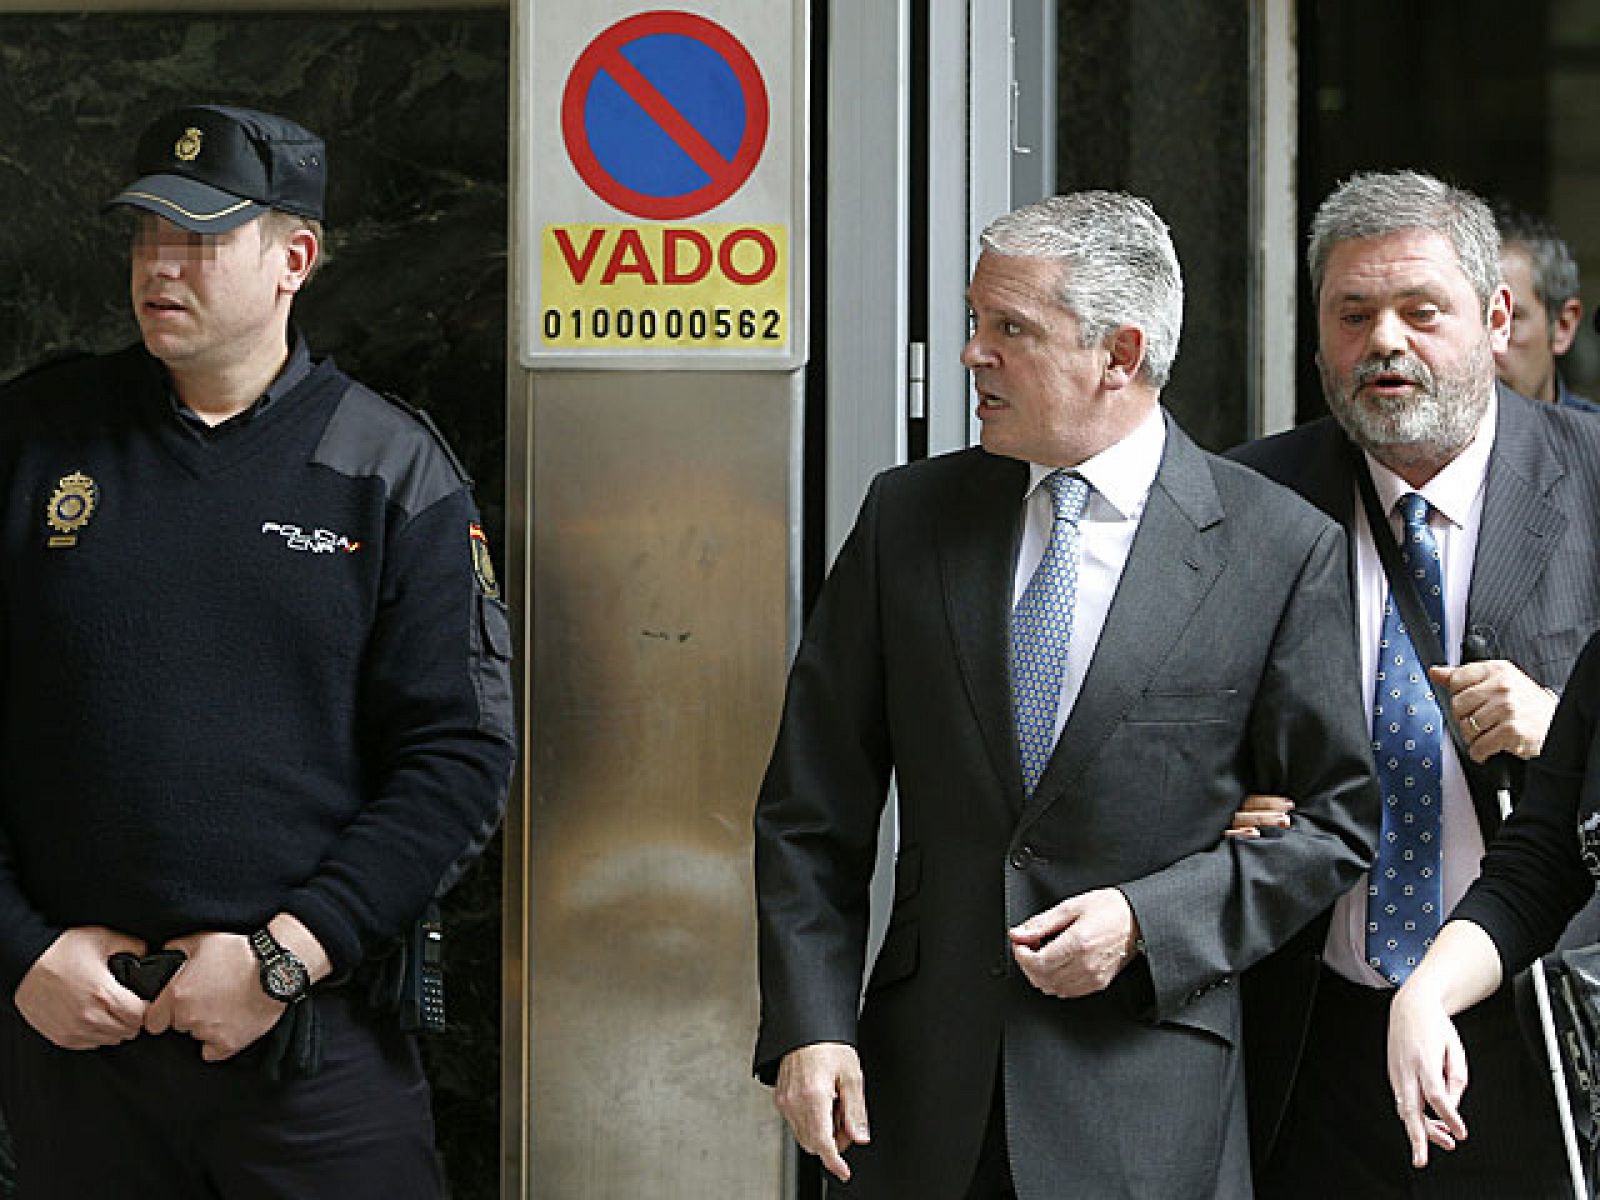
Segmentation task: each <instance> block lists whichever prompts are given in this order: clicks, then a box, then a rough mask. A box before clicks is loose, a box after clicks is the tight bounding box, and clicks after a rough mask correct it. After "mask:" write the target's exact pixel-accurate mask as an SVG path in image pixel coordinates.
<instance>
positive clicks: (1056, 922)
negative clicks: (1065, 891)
mask: <svg viewBox="0 0 1600 1200" xmlns="http://www.w3.org/2000/svg"><path fill="white" fill-rule="evenodd" d="M1010 938H1011V953H1012V955H1013V957H1015V958H1016V960H1017V965H1018V966H1019V967H1021V968H1022V973H1023V974H1024V975H1026V976H1027V977H1028V982H1029V983H1031V984H1033V986H1034V987H1036V988H1038V989H1039V990H1040V991H1041V992H1043V993H1044V994H1045V995H1047V996H1055V997H1058V998H1059V999H1063V1000H1066V999H1070V998H1072V997H1075V996H1088V995H1091V994H1093V993H1094V992H1099V991H1104V990H1105V989H1106V987H1108V986H1109V985H1110V983H1111V981H1112V980H1113V979H1115V978H1116V977H1117V974H1118V972H1120V971H1121V970H1122V968H1123V967H1125V966H1127V965H1128V960H1129V959H1131V958H1132V957H1133V955H1134V951H1135V949H1136V948H1137V946H1138V943H1139V922H1138V921H1137V920H1136V919H1135V918H1134V915H1133V907H1132V906H1131V905H1130V904H1129V903H1128V898H1127V897H1126V896H1124V895H1123V894H1122V893H1121V892H1120V891H1118V890H1117V889H1116V888H1100V889H1099V890H1097V891H1093V892H1084V893H1083V894H1082V895H1081V896H1072V897H1069V898H1068V899H1066V900H1063V901H1062V902H1061V903H1060V904H1057V905H1056V906H1055V907H1053V908H1047V909H1045V911H1044V912H1042V913H1037V914H1035V915H1034V916H1032V917H1029V918H1028V919H1027V920H1026V921H1024V922H1023V923H1022V924H1021V925H1018V926H1016V928H1014V929H1012V930H1011V931H1010Z"/></svg>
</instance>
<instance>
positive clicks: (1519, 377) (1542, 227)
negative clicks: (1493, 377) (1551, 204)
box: [1494, 204, 1600, 412]
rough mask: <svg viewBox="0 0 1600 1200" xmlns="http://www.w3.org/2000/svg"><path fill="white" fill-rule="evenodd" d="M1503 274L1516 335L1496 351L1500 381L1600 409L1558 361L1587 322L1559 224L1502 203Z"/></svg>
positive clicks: (1551, 399)
mask: <svg viewBox="0 0 1600 1200" xmlns="http://www.w3.org/2000/svg"><path fill="white" fill-rule="evenodd" d="M1494 217H1495V224H1496V226H1497V227H1498V228H1499V230H1500V274H1501V276H1502V277H1503V278H1504V279H1505V281H1506V285H1507V286H1508V287H1509V288H1510V289H1511V336H1510V339H1509V341H1508V342H1507V343H1506V348H1505V349H1504V350H1501V351H1497V352H1496V354H1495V367H1496V369H1497V370H1498V371H1499V374H1500V379H1501V381H1502V382H1503V383H1505V385H1506V386H1507V387H1509V388H1511V389H1513V390H1514V391H1518V392H1521V393H1522V394H1523V395H1524V396H1527V397H1528V398H1529V399H1530V400H1543V401H1544V402H1545V403H1546V404H1559V405H1561V406H1563V407H1565V408H1577V409H1582V410H1583V411H1584V412H1600V404H1595V403H1594V402H1593V401H1591V400H1587V399H1585V398H1584V397H1582V396H1580V395H1578V394H1577V393H1575V392H1573V391H1572V390H1571V389H1570V388H1569V387H1567V381H1566V380H1565V379H1563V378H1562V377H1561V368H1560V366H1559V364H1558V363H1557V361H1556V360H1557V359H1559V358H1561V357H1562V356H1563V355H1565V354H1566V353H1567V351H1568V350H1570V349H1571V348H1572V342H1573V339H1574V338H1576V337H1577V336H1578V327H1579V326H1580V325H1581V324H1582V322H1583V299H1582V297H1581V296H1580V294H1579V291H1578V264H1577V262H1576V260H1574V259H1573V257H1572V251H1571V250H1570V249H1569V248H1568V246H1567V243H1566V242H1565V241H1563V240H1562V238H1561V236H1560V235H1559V234H1557V233H1556V231H1555V228H1554V227H1553V226H1552V225H1551V224H1550V223H1549V222H1548V221H1545V220H1543V219H1541V218H1539V217H1535V216H1533V215H1532V214H1530V213H1526V212H1522V211H1521V210H1519V209H1516V208H1512V207H1511V206H1510V205H1505V204H1502V205H1498V206H1497V207H1496V208H1495V213H1494Z"/></svg>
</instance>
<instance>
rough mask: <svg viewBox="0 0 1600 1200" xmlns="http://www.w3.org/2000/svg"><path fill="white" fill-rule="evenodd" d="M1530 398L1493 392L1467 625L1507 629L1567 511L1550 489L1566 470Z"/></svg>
mask: <svg viewBox="0 0 1600 1200" xmlns="http://www.w3.org/2000/svg"><path fill="white" fill-rule="evenodd" d="M1532 403H1533V402H1532V401H1531V400H1524V399H1522V397H1520V396H1517V395H1514V394H1513V393H1511V392H1508V391H1507V390H1506V389H1505V388H1503V387H1502V388H1501V389H1500V403H1499V416H1498V418H1497V423H1496V427H1495V437H1494V446H1493V448H1492V449H1491V450H1490V451H1489V475H1488V480H1487V482H1486V484H1485V491H1484V497H1483V520H1482V524H1481V525H1480V527H1479V529H1478V548H1477V553H1476V556H1475V557H1474V559H1473V564H1472V584H1471V587H1470V588H1469V590H1468V592H1467V624H1468V626H1469V627H1475V628H1480V629H1485V628H1486V629H1490V630H1499V629H1506V628H1508V627H1509V626H1510V625H1511V623H1512V622H1513V621H1514V620H1515V619H1516V616H1517V613H1518V612H1519V611H1520V610H1521V608H1522V606H1523V604H1524V603H1526V601H1527V599H1528V597H1529V596H1531V595H1533V594H1534V592H1535V591H1536V590H1537V589H1538V585H1539V578H1540V576H1541V575H1543V573H1544V570H1545V567H1546V566H1547V565H1548V563H1549V562H1550V557H1551V555H1553V554H1554V553H1555V551H1556V546H1557V544H1558V542H1559V541H1560V537H1561V534H1562V533H1563V532H1564V531H1565V529H1566V527H1567V516H1566V514H1565V513H1563V512H1562V511H1561V510H1560V509H1559V508H1557V507H1556V506H1555V504H1553V503H1552V502H1551V501H1550V499H1549V495H1550V491H1551V489H1552V488H1553V487H1554V486H1555V485H1556V483H1557V482H1558V481H1559V480H1560V479H1561V477H1562V476H1563V475H1565V474H1566V467H1565V466H1564V465H1563V464H1562V462H1561V460H1560V458H1559V457H1557V455H1556V453H1555V451H1554V450H1553V449H1552V448H1551V446H1550V443H1549V441H1548V439H1547V438H1546V437H1545V433H1544V429H1543V428H1542V427H1541V426H1540V424H1539V422H1538V421H1537V420H1535V419H1534V413H1533V412H1532V411H1530V405H1532Z"/></svg>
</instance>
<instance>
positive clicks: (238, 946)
mask: <svg viewBox="0 0 1600 1200" xmlns="http://www.w3.org/2000/svg"><path fill="white" fill-rule="evenodd" d="M167 945H168V946H170V947H171V948H172V949H174V950H182V951H183V952H184V953H185V954H187V955H188V956H189V957H188V959H187V961H185V962H184V964H183V966H182V967H180V968H179V969H178V973H177V974H176V975H174V976H173V977H172V981H171V982H170V983H168V984H167V986H166V987H165V988H164V989H163V990H162V992H161V994H160V995H159V996H157V997H156V998H155V999H154V1000H153V1001H151V1003H150V1009H149V1011H148V1012H147V1013H146V1014H145V1019H144V1027H145V1029H147V1030H149V1031H150V1032H151V1033H165V1032H167V1030H169V1029H172V1030H175V1031H177V1032H178V1033H187V1034H188V1035H189V1036H190V1037H192V1038H194V1039H195V1041H197V1042H199V1043H200V1044H201V1046H202V1049H201V1051H200V1057H201V1058H203V1059H205V1061H206V1062H221V1061H222V1060H223V1059H227V1058H232V1057H233V1056H234V1055H235V1054H237V1053H239V1051H241V1050H243V1049H245V1048H246V1047H247V1046H249V1045H251V1044H253V1043H254V1042H255V1041H257V1040H258V1039H259V1038H261V1037H262V1036H263V1035H264V1034H265V1033H266V1032H267V1031H268V1030H270V1029H271V1028H272V1027H273V1026H274V1025H276V1024H277V1023H278V1019H279V1018H280V1017H282V1016H283V1013H284V1007H285V1006H284V1005H283V1004H281V1003H280V1002H278V1001H277V1000H274V999H273V998H272V997H271V996H269V995H267V993H266V992H265V991H264V990H263V989H262V987H261V964H260V961H259V960H258V959H257V958H256V956H255V953H254V951H252V950H251V949H250V940H249V939H248V938H246V937H245V936H244V935H243V934H238V933H192V934H189V935H188V936H186V937H181V938H174V939H173V940H172V941H170V942H168V943H167Z"/></svg>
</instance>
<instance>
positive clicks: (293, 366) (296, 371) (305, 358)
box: [167, 326, 311, 433]
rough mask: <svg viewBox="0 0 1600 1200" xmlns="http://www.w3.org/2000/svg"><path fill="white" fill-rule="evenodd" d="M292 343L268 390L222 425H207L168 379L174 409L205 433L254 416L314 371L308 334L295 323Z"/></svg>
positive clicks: (168, 390)
mask: <svg viewBox="0 0 1600 1200" xmlns="http://www.w3.org/2000/svg"><path fill="white" fill-rule="evenodd" d="M289 347H290V348H289V358H288V361H287V362H285V363H284V364H283V370H281V371H279V372H278V375H277V378H275V379H274V380H273V381H272V382H271V383H270V384H268V385H267V390H266V391H265V392H263V393H261V396H260V398H259V399H257V400H256V402H255V403H254V404H252V405H251V406H250V407H249V408H247V409H245V410H244V411H243V412H241V413H238V414H236V415H235V416H232V417H229V418H228V419H227V420H226V421H223V422H222V423H221V424H219V425H208V424H206V422H205V421H204V420H202V419H201V417H200V414H199V413H197V412H195V411H194V410H193V409H191V408H189V407H188V406H187V405H186V404H184V403H183V401H181V400H179V399H178V393H177V392H175V391H173V390H172V388H171V385H170V383H169V385H168V389H167V395H168V397H169V399H170V400H171V402H172V411H173V412H175V413H177V414H178V416H179V417H181V418H182V419H183V420H184V422H185V423H186V424H189V425H192V426H193V427H195V428H196V429H199V430H201V431H202V432H205V433H214V432H216V431H217V430H219V429H226V428H229V427H231V426H232V425H234V424H235V423H240V424H242V423H244V422H246V421H253V420H255V419H256V418H257V417H259V416H260V415H261V414H262V413H264V412H265V411H266V410H267V409H269V408H271V407H272V405H274V404H275V403H277V402H278V401H279V400H281V399H282V398H283V397H284V396H286V395H288V394H289V393H290V392H291V391H293V390H294V389H295V387H297V386H298V385H299V383H300V381H301V380H303V379H304V378H305V377H306V376H307V375H309V374H310V373H311V348H310V347H309V346H308V345H307V344H306V339H305V336H304V335H303V334H301V332H300V331H299V330H298V329H295V328H294V327H293V326H291V327H290V329H289Z"/></svg>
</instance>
